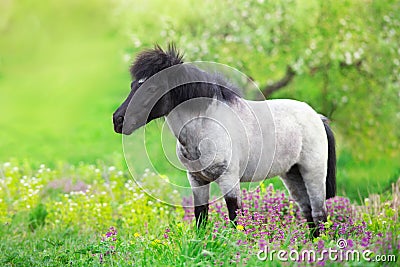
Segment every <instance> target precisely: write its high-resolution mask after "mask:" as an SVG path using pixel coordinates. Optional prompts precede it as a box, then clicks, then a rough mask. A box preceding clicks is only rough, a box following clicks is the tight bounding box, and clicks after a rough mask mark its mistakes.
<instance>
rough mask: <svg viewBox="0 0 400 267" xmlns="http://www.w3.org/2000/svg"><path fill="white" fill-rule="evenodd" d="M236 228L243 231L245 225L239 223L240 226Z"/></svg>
mask: <svg viewBox="0 0 400 267" xmlns="http://www.w3.org/2000/svg"><path fill="white" fill-rule="evenodd" d="M236 229H238V230H239V231H243V230H244V226H243V225H240V224H239V225H238V226H236Z"/></svg>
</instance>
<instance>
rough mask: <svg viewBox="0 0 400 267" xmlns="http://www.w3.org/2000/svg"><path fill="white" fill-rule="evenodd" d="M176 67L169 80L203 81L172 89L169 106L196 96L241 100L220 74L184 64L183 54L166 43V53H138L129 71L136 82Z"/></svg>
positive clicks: (159, 50)
mask: <svg viewBox="0 0 400 267" xmlns="http://www.w3.org/2000/svg"><path fill="white" fill-rule="evenodd" d="M175 65H178V67H177V68H176V70H174V72H175V73H176V75H173V76H174V77H173V78H172V77H170V78H172V79H177V80H180V79H182V78H183V77H184V78H183V80H190V81H203V82H193V83H186V84H183V85H180V86H178V87H176V88H174V89H173V90H171V91H170V101H171V102H172V106H177V105H179V104H180V103H183V102H185V101H187V100H189V99H192V98H196V97H208V98H213V97H216V98H217V99H219V100H222V101H228V102H231V101H233V100H235V99H237V98H238V97H241V92H240V90H239V89H238V88H236V87H235V86H234V85H233V84H231V83H229V82H228V81H227V80H226V78H225V77H223V76H222V75H221V74H219V73H208V72H206V71H204V70H201V69H199V68H198V67H196V66H195V65H194V64H190V63H184V62H183V55H182V54H181V53H180V52H179V51H178V50H177V49H176V47H175V45H174V44H169V45H168V48H167V50H166V51H164V50H163V49H162V48H161V47H160V46H158V45H156V46H155V47H154V49H150V50H145V51H143V52H141V53H140V54H138V56H137V57H136V60H135V62H134V63H133V65H132V67H131V68H130V72H131V75H132V76H133V77H134V78H136V80H139V79H147V78H150V77H151V76H153V75H154V74H156V73H158V72H160V71H162V70H164V69H167V68H169V67H172V66H175Z"/></svg>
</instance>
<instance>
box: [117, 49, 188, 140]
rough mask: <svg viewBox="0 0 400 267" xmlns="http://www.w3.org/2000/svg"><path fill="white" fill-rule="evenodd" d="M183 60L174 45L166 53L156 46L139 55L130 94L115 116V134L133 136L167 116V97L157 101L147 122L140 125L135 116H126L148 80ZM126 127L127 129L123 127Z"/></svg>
mask: <svg viewBox="0 0 400 267" xmlns="http://www.w3.org/2000/svg"><path fill="white" fill-rule="evenodd" d="M182 58H183V56H182V54H180V53H179V51H178V50H177V49H176V47H175V45H174V44H170V45H168V48H167V50H165V51H164V50H163V49H162V48H161V47H160V46H158V45H156V46H155V47H154V49H149V50H145V51H143V52H141V53H140V54H138V55H137V57H136V60H135V61H134V63H133V64H132V66H131V68H130V73H131V76H132V79H133V81H132V83H131V90H130V93H129V95H128V97H127V98H126V100H125V101H124V102H123V103H122V104H121V106H120V107H119V108H118V109H117V110H116V111H115V112H114V114H113V123H114V130H115V132H117V133H123V134H131V133H132V132H133V131H134V130H136V129H138V128H140V127H141V126H143V125H144V124H145V123H147V122H150V121H152V120H154V119H157V118H160V117H162V116H164V115H166V113H167V111H168V109H169V107H168V106H166V105H165V101H162V100H163V98H164V99H165V98H166V97H167V96H163V97H162V98H161V99H160V100H159V101H157V103H156V104H155V105H154V106H153V108H152V109H151V111H150V113H149V115H148V117H147V118H146V120H145V121H142V122H140V123H137V120H135V118H134V117H133V116H126V111H127V108H128V106H129V103H130V102H131V100H132V98H133V96H134V95H135V93H136V92H137V91H138V89H139V88H140V87H141V86H142V84H143V83H144V82H145V81H146V80H147V79H148V78H150V77H152V76H153V75H154V74H156V73H158V72H160V71H162V70H164V69H167V68H169V67H172V66H174V65H178V64H182V63H183V61H182ZM124 125H125V127H123V126H124Z"/></svg>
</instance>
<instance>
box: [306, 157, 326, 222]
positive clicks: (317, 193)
mask: <svg viewBox="0 0 400 267" xmlns="http://www.w3.org/2000/svg"><path fill="white" fill-rule="evenodd" d="M318 167H319V168H318ZM299 171H300V173H301V176H302V177H303V180H304V185H305V187H306V188H307V193H308V197H309V199H310V204H311V216H312V218H313V220H314V223H315V224H316V225H319V223H321V222H326V221H327V211H326V203H325V196H326V187H325V179H326V168H320V166H318V164H315V163H314V164H313V165H309V167H308V168H306V167H304V166H302V165H300V166H299Z"/></svg>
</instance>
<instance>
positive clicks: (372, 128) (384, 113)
mask: <svg viewBox="0 0 400 267" xmlns="http://www.w3.org/2000/svg"><path fill="white" fill-rule="evenodd" d="M170 41H173V42H175V43H176V44H177V47H179V48H180V49H181V50H182V51H184V54H185V60H186V61H193V60H208V61H216V62H218V63H223V64H227V65H230V66H232V67H234V68H237V69H239V70H240V71H242V72H243V73H245V74H246V75H248V76H249V77H250V78H251V80H252V81H254V82H255V83H256V84H257V85H258V86H259V88H260V89H261V90H262V92H263V94H264V95H265V97H267V98H293V99H297V100H300V101H304V102H307V103H309V104H310V105H311V106H312V107H314V108H315V109H316V110H317V111H318V112H319V113H322V114H325V115H326V116H328V117H329V118H330V120H331V125H332V127H333V129H334V132H335V134H336V136H337V149H338V178H337V179H338V187H339V192H338V193H339V194H340V195H346V196H348V197H350V198H351V199H352V200H355V201H358V200H359V199H361V197H366V196H367V195H368V193H384V192H385V191H387V190H388V189H390V184H391V182H395V181H396V180H397V178H398V177H399V175H400V126H399V125H400V2H399V1H373V0H355V1H351V0H347V1H346V0H341V1H331V0H328V1H312V0H276V1H263V0H258V1H231V0H222V1H218V2H216V1H211V0H206V1H192V0H189V1H178V0H172V1H161V0H152V1H144V0H143V1H126V0H104V1H95V0H88V1H77V0H70V1H55V0H50V1H42V2H41V1H30V0H23V1H13V0H0V114H1V115H0V129H1V130H0V162H5V161H9V160H17V161H28V162H29V163H30V164H32V165H39V164H41V163H45V164H47V165H49V166H53V165H56V164H57V163H58V162H67V163H69V164H79V163H80V162H83V163H88V164H91V163H96V162H105V163H107V164H114V165H116V166H119V167H121V168H124V169H125V170H126V167H125V166H126V165H125V162H124V157H123V153H122V145H121V136H120V135H117V134H115V133H114V131H113V128H112V121H111V115H112V113H113V111H114V110H115V109H116V108H117V107H118V106H119V104H120V103H121V102H122V101H123V99H124V98H125V97H126V95H127V94H128V92H129V85H130V76H129V73H128V68H129V65H130V64H131V63H132V61H133V59H134V57H135V54H136V53H137V52H138V51H141V50H143V49H145V48H151V47H152V46H153V45H154V44H155V43H158V44H160V45H161V46H164V47H165V46H166V44H167V43H168V42H170ZM250 84H251V82H250V81H249V86H248V87H246V86H244V88H243V90H244V91H245V94H246V96H247V97H248V98H252V97H254V95H255V92H253V91H252V89H251V88H252V87H251V86H250ZM160 125H161V124H160V123H157V122H155V123H152V125H150V128H152V129H154V133H153V134H150V135H149V139H147V142H148V144H147V146H148V148H149V151H150V153H151V157H152V159H154V161H155V163H156V165H157V166H158V167H157V168H158V169H159V170H160V172H162V171H163V170H167V169H168V168H167V167H165V168H164V165H165V164H168V163H167V162H166V160H165V157H164V156H163V152H162V148H161V145H160V136H159V135H158V134H156V133H157V131H160V128H161V126H160ZM171 142H173V141H171ZM138 156H140V155H138ZM165 174H166V175H171V176H174V175H184V174H182V173H165ZM272 181H273V183H275V184H276V186H282V185H281V184H280V182H279V180H278V179H273V180H272ZM269 182H270V181H268V183H269Z"/></svg>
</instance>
